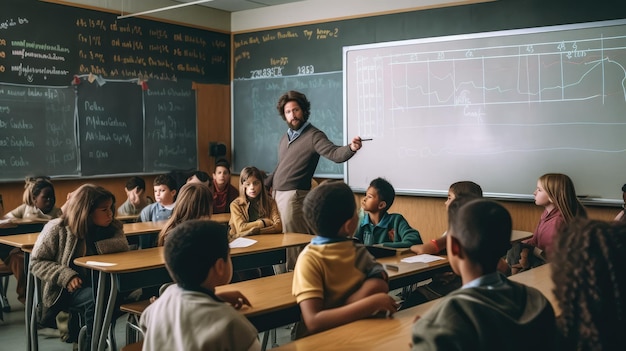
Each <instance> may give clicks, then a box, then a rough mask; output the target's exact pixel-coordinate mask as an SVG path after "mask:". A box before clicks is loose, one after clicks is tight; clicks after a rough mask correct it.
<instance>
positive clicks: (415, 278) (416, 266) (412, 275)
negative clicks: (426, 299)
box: [376, 252, 451, 290]
mask: <svg viewBox="0 0 626 351" xmlns="http://www.w3.org/2000/svg"><path fill="white" fill-rule="evenodd" d="M411 256H415V253H412V252H408V253H406V252H405V253H402V254H399V255H396V256H390V257H382V258H378V259H376V261H378V262H380V263H382V264H383V266H385V270H386V271H387V274H389V290H393V289H398V288H402V287H405V286H409V285H411V284H415V283H419V282H421V281H424V280H427V279H430V278H432V277H433V275H435V274H437V273H441V272H447V271H449V270H450V269H451V268H450V263H449V262H448V258H447V257H445V256H441V257H443V258H444V259H443V260H438V261H434V262H430V263H404V262H402V259H403V258H405V257H411ZM386 265H393V266H396V267H398V270H397V271H396V270H391V269H388V268H387V267H386Z"/></svg>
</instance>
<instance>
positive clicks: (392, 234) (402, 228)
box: [354, 178, 422, 248]
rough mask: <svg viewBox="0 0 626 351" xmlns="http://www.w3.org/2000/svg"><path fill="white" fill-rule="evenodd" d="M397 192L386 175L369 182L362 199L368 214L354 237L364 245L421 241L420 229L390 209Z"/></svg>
mask: <svg viewBox="0 0 626 351" xmlns="http://www.w3.org/2000/svg"><path fill="white" fill-rule="evenodd" d="M395 196H396V192H395V190H394V189H393V186H392V185H391V184H390V183H389V182H388V181H387V180H385V179H383V178H376V179H374V180H372V181H371V182H370V186H369V187H368V188H367V191H366V192H365V196H364V197H363V200H362V201H361V208H362V209H363V211H365V212H366V214H367V215H365V216H364V217H363V220H362V221H361V223H359V228H358V231H357V232H356V234H355V235H354V237H355V238H357V239H359V240H360V241H361V242H362V243H363V244H365V245H374V244H382V245H383V246H387V247H397V248H401V247H411V245H417V244H421V243H422V238H421V237H420V233H419V232H418V231H417V230H415V229H413V228H411V226H410V225H409V223H408V222H407V221H406V219H404V217H403V216H402V215H401V214H399V213H389V212H388V210H389V208H390V207H391V205H392V204H393V200H394V198H395Z"/></svg>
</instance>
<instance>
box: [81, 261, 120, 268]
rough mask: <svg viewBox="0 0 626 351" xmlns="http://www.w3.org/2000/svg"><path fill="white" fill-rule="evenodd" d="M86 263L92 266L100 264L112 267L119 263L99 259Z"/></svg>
mask: <svg viewBox="0 0 626 351" xmlns="http://www.w3.org/2000/svg"><path fill="white" fill-rule="evenodd" d="M86 263H87V264H88V265H91V266H100V267H111V266H115V265H117V263H109V262H98V261H87V262H86Z"/></svg>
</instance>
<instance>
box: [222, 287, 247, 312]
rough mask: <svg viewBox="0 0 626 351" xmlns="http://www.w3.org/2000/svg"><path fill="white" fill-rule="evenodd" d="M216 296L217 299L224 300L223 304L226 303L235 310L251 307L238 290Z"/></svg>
mask: <svg viewBox="0 0 626 351" xmlns="http://www.w3.org/2000/svg"><path fill="white" fill-rule="evenodd" d="M216 295H217V297H219V298H220V299H222V300H224V301H225V302H228V303H229V304H230V305H231V306H233V308H235V309H236V310H239V309H241V308H242V307H243V306H244V305H247V306H250V307H252V305H251V304H250V301H248V298H247V297H245V296H244V295H243V294H242V293H241V292H239V291H238V290H234V291H224V292H221V293H219V294H216Z"/></svg>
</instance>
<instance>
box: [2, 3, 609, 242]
mask: <svg viewBox="0 0 626 351" xmlns="http://www.w3.org/2000/svg"><path fill="white" fill-rule="evenodd" d="M50 2H57V3H74V4H80V5H81V6H83V5H87V6H91V7H99V8H107V9H115V10H119V9H121V8H122V2H123V4H124V5H125V6H127V8H126V11H127V12H135V11H140V10H144V9H145V8H143V7H142V8H141V9H137V8H134V7H132V8H131V7H130V6H131V4H132V3H133V2H132V1H122V0H80V1H77V0H73V1H69V0H68V1H56V0H55V1H50ZM470 2H480V1H457V2H450V1H422V0H398V1H394V2H390V1H361V0H344V1H342V2H337V1H329V0H316V1H305V2H300V3H298V4H291V5H282V6H281V7H280V11H279V14H278V13H277V12H278V11H276V10H277V9H273V10H268V9H260V10H250V11H242V12H239V13H235V14H233V15H232V16H230V17H229V16H228V14H227V13H224V12H222V11H216V10H210V9H207V11H205V10H204V9H197V7H196V6H193V9H189V8H187V9H186V10H184V11H183V9H185V8H182V9H179V10H176V11H171V12H170V11H168V12H164V13H161V14H159V15H158V16H157V15H156V14H155V15H152V16H151V17H155V18H156V17H160V18H165V19H167V20H169V21H172V22H187V23H191V24H193V25H197V26H203V27H205V28H213V29H223V28H226V29H225V30H229V29H230V30H232V31H244V30H258V29H261V28H265V27H277V26H283V25H284V26H287V25H292V24H294V23H300V22H315V21H323V20H330V19H337V18H343V17H345V18H347V17H355V16H356V15H359V16H360V15H364V14H367V13H385V12H393V11H400V10H401V9H403V10H407V9H417V8H428V7H429V6H430V7H432V6H442V5H443V4H453V3H459V4H463V3H470ZM159 3H161V4H163V6H167V5H171V4H173V3H174V2H172V1H165V0H151V2H150V4H159ZM166 3H167V4H166ZM144 5H145V3H144V4H143V5H142V6H144ZM133 6H134V5H133ZM179 11H181V12H180V13H179ZM226 22H228V23H229V24H228V25H226ZM196 92H197V95H196V97H197V106H196V109H197V113H198V156H199V169H200V170H204V171H206V172H209V173H212V170H213V166H214V162H215V160H214V159H213V158H212V157H209V156H208V146H209V143H210V142H213V141H218V142H222V143H224V144H225V145H227V158H229V159H230V156H231V150H230V145H231V125H230V122H231V120H230V118H231V117H230V116H231V111H230V110H231V109H230V106H231V95H230V94H231V91H230V87H229V86H219V85H197V86H196ZM277 118H278V117H277ZM127 178H128V177H115V178H100V179H98V178H94V179H72V180H54V181H53V182H54V184H55V189H56V195H57V205H58V206H61V205H62V204H63V203H64V202H65V201H64V199H65V198H66V196H67V194H68V193H69V192H70V191H72V190H74V189H75V188H77V187H78V186H80V185H81V184H83V183H85V182H92V183H96V184H98V185H101V186H104V187H105V188H107V189H109V190H111V191H112V192H113V193H114V194H115V196H116V198H117V200H118V204H121V203H122V202H123V201H125V198H126V196H125V193H124V184H125V182H126V179H127ZM144 178H145V180H146V184H148V187H149V184H152V182H153V180H154V175H146V176H144ZM237 182H238V177H236V176H233V177H232V179H231V183H233V185H235V186H237V184H238V183H237ZM532 190H533V189H532V187H531V188H529V193H531V192H532ZM148 191H150V188H148ZM616 192H619V189H616ZM22 193H23V183H22V182H13V183H0V194H2V196H3V201H4V208H5V210H7V211H9V210H11V209H13V208H15V207H17V206H18V205H19V204H21V202H22V201H21V199H22ZM361 196H362V195H360V194H357V195H356V196H355V197H356V199H357V200H359V199H360V198H361ZM444 201H445V199H443V198H429V197H417V196H398V197H397V199H396V201H395V203H394V205H393V207H392V208H391V210H392V211H393V212H399V213H402V214H404V216H405V217H406V218H407V219H408V221H409V223H410V224H411V225H412V226H414V227H415V228H417V229H418V230H419V231H420V233H421V234H422V238H423V239H424V240H430V239H432V238H435V237H437V236H439V235H441V233H443V232H444V231H445V228H446V215H445V207H444V205H443V202H444ZM504 205H505V207H507V209H508V210H509V211H510V212H511V214H512V216H513V223H514V227H515V229H519V230H528V231H533V230H534V228H535V226H536V224H537V221H538V220H539V216H540V214H541V210H542V209H541V208H539V207H537V206H535V205H534V204H533V203H525V202H504ZM588 211H589V215H590V217H591V218H596V219H603V220H611V219H612V218H613V217H614V216H615V215H616V214H617V213H618V212H619V209H618V208H611V207H590V208H588Z"/></svg>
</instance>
